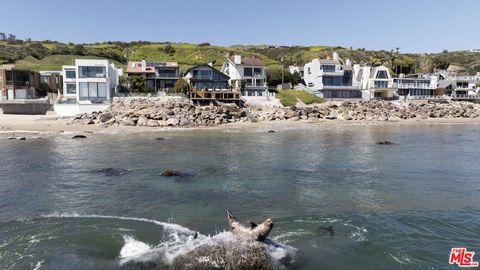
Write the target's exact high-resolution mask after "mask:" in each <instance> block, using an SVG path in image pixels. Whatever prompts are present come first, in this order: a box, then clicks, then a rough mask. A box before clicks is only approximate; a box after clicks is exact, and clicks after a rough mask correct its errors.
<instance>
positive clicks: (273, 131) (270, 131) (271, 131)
mask: <svg viewBox="0 0 480 270" xmlns="http://www.w3.org/2000/svg"><path fill="white" fill-rule="evenodd" d="M275 132H276V131H275V130H269V131H267V133H275Z"/></svg>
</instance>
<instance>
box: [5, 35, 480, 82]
mask: <svg viewBox="0 0 480 270" xmlns="http://www.w3.org/2000/svg"><path fill="white" fill-rule="evenodd" d="M333 52H338V53H339V55H340V57H341V58H342V59H343V60H345V59H347V58H348V59H351V60H352V61H353V62H354V63H362V64H371V65H380V64H383V65H386V66H387V67H389V68H391V69H392V71H393V72H394V73H395V71H398V72H399V71H402V72H404V73H415V72H430V71H432V70H433V69H434V68H441V69H445V68H447V67H448V66H449V65H450V64H452V65H456V66H460V67H463V68H465V69H466V71H468V72H469V73H472V74H474V73H475V72H480V53H475V52H446V51H445V52H442V53H435V54H401V53H399V52H396V51H383V50H381V51H371V50H365V49H363V48H360V49H353V48H343V47H333V46H268V45H258V46H252V45H235V46H230V47H222V46H212V45H210V44H208V43H204V44H185V43H152V42H144V41H138V42H128V43H126V42H105V43H96V44H72V43H69V44H63V43H59V42H55V41H23V40H4V41H0V63H15V64H17V66H18V67H19V68H24V69H32V70H37V71H38V70H58V69H60V68H61V66H62V65H69V64H73V59H75V58H106V59H109V60H111V61H113V62H115V63H116V64H117V65H119V66H120V67H125V65H126V63H127V61H128V60H141V59H145V60H147V61H159V62H160V61H174V62H178V63H179V65H180V68H181V70H185V69H186V68H188V67H191V66H193V65H197V64H202V63H208V62H211V61H216V63H215V66H216V67H217V68H219V67H221V65H222V64H223V62H224V61H225V56H226V55H227V54H230V55H233V54H241V55H243V56H248V57H251V56H255V57H257V58H259V59H262V60H263V61H264V62H265V64H266V65H267V66H268V68H269V69H270V70H272V69H275V70H278V69H280V67H281V59H282V57H283V58H284V66H285V67H288V66H289V65H292V64H297V65H300V66H303V65H304V64H305V63H306V62H308V61H311V60H312V59H314V58H317V57H320V58H327V57H331V55H332V53H333Z"/></svg>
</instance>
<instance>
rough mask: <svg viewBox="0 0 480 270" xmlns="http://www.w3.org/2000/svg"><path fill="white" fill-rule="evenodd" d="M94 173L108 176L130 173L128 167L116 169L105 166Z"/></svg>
mask: <svg viewBox="0 0 480 270" xmlns="http://www.w3.org/2000/svg"><path fill="white" fill-rule="evenodd" d="M93 172H94V173H98V174H103V175H105V176H108V177H112V176H122V175H125V174H127V173H128V170H126V169H121V168H120V169H116V168H103V169H98V170H95V171H93Z"/></svg>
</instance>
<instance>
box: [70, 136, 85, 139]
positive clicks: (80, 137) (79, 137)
mask: <svg viewBox="0 0 480 270" xmlns="http://www.w3.org/2000/svg"><path fill="white" fill-rule="evenodd" d="M86 138H87V136H85V135H74V136H73V137H72V139H86Z"/></svg>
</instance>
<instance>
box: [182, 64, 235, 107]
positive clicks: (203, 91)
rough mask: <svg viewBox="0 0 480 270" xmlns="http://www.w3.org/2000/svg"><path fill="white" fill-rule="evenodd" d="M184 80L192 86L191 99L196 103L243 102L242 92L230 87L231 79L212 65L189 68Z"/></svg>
mask: <svg viewBox="0 0 480 270" xmlns="http://www.w3.org/2000/svg"><path fill="white" fill-rule="evenodd" d="M183 79H184V80H186V81H187V83H188V84H189V86H190V99H191V100H192V101H193V102H194V103H205V102H214V103H216V102H235V103H240V102H241V101H242V99H241V93H240V91H239V90H238V89H233V88H232V87H231V86H230V85H229V80H230V77H229V76H228V75H226V74H224V73H223V72H221V71H219V70H218V69H216V68H214V67H213V64H212V63H209V64H201V65H198V66H194V67H192V68H189V69H188V70H186V71H185V73H184V75H183Z"/></svg>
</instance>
